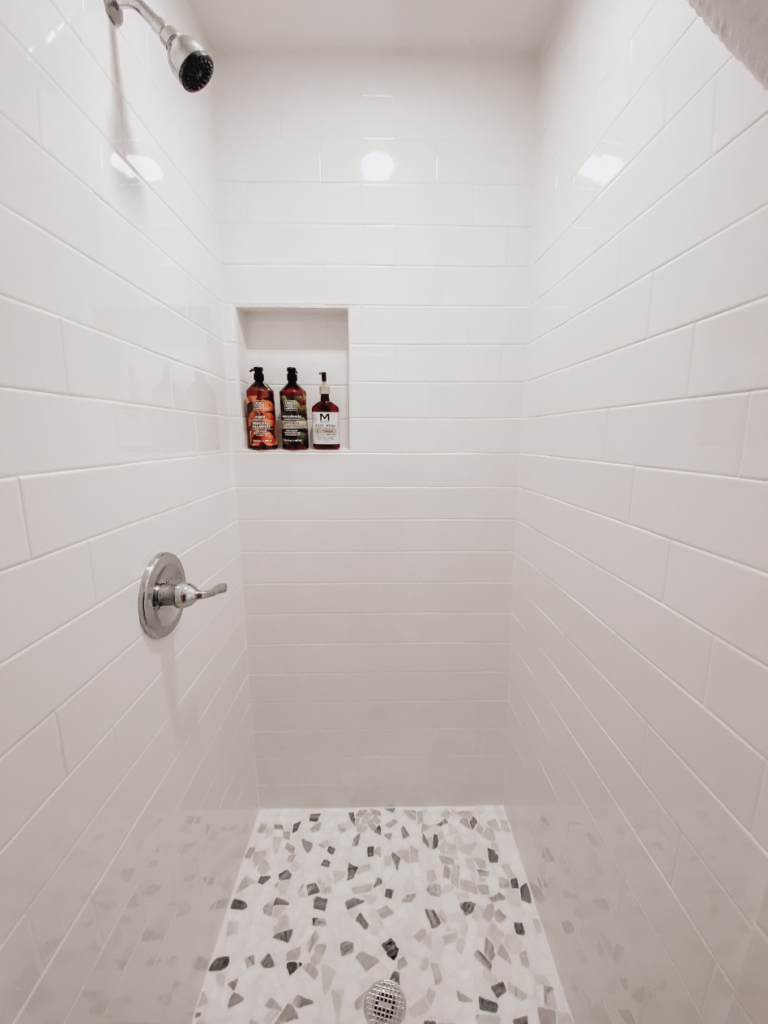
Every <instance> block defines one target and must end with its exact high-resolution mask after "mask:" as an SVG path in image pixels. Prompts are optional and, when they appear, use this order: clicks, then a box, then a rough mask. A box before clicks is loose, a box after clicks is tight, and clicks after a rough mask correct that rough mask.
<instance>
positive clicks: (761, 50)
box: [690, 0, 768, 89]
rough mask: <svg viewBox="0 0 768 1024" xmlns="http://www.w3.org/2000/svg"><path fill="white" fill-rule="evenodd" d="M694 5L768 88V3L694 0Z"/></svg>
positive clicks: (761, 1)
mask: <svg viewBox="0 0 768 1024" xmlns="http://www.w3.org/2000/svg"><path fill="white" fill-rule="evenodd" d="M690 4H691V7H693V9H694V10H695V11H696V13H697V14H700V15H701V17H702V18H703V19H704V21H705V22H706V23H707V24H708V25H709V27H710V28H711V29H712V31H713V32H715V33H717V35H718V36H720V38H721V39H722V41H723V42H724V43H725V45H726V46H727V47H728V49H729V50H730V51H731V53H733V54H734V55H735V56H736V57H738V58H739V60H740V61H741V62H742V63H743V64H746V66H747V67H748V68H749V70H750V71H751V72H752V74H753V75H754V76H755V78H757V80H758V81H759V82H761V83H762V84H763V86H764V87H765V88H766V89H768V0H690Z"/></svg>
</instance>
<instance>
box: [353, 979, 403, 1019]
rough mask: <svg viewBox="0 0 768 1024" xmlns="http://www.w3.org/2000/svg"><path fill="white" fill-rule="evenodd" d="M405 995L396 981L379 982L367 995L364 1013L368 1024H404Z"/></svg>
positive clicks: (372, 986) (375, 983)
mask: <svg viewBox="0 0 768 1024" xmlns="http://www.w3.org/2000/svg"><path fill="white" fill-rule="evenodd" d="M406 1009H407V1007H406V1003H405V995H404V993H403V990H402V989H401V988H400V986H399V985H398V984H397V982H396V981H377V982H374V984H373V985H371V987H370V988H369V989H368V991H367V992H366V993H365V1002H364V1003H363V1012H364V1013H365V1019H366V1020H367V1021H368V1024H402V1022H403V1020H404V1019H405V1011H406Z"/></svg>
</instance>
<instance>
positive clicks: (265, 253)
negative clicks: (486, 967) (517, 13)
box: [215, 56, 534, 806]
mask: <svg viewBox="0 0 768 1024" xmlns="http://www.w3.org/2000/svg"><path fill="white" fill-rule="evenodd" d="M215 88H216V157H217V174H218V178H219V182H220V184H219V199H220V204H219V209H220V213H221V217H222V221H223V223H222V228H221V230H222V259H223V263H224V269H223V272H224V293H225V298H226V299H227V300H228V301H230V302H232V303H234V304H235V305H239V306H244V307H248V306H258V305H272V306H290V305H299V306H302V305H305V306H323V305H328V306H346V307H349V308H350V318H349V320H350V412H351V424H350V428H351V451H346V452H340V453H315V454H312V453H310V454H297V453H292V452H278V453H262V452H256V453H250V452H243V453H242V454H241V455H240V456H239V457H237V458H236V478H237V482H238V485H239V501H240V513H241V531H242V533H241V536H242V545H243V551H244V572H245V600H246V614H247V626H248V640H249V658H250V668H251V681H252V693H253V699H254V717H255V728H256V736H257V755H258V772H259V784H260V799H261V801H262V803H263V804H265V805H272V806H323V805H325V806H328V805H330V806H345V805H349V806H353V805H356V804H358V803H360V802H362V803H374V804H375V803H377V802H384V803H388V802H390V801H395V802H402V803H405V804H417V805H418V804H434V803H440V802H446V801H448V802H451V801H453V802H457V803H467V802H469V803H478V802H480V803H490V802H493V801H495V800H497V799H499V798H500V797H501V793H502V780H503V755H504V748H503V743H504V731H503V716H504V708H505V700H506V693H507V673H508V664H509V645H508V641H509V610H510V607H511V606H510V588H509V583H508V581H509V579H510V575H511V567H510V551H511V546H512V528H513V517H514V497H515V482H516V471H517V459H516V452H517V448H518V435H519V410H520V388H521V384H520V381H521V379H522V359H521V355H522V351H523V343H524V341H525V322H526V320H525V316H526V308H525V307H526V304H527V299H528V287H527V279H528V270H527V266H528V242H529V226H530V222H531V209H532V205H531V204H532V193H533V187H532V186H533V125H532V114H533V97H534V73H533V69H532V67H530V66H529V65H528V64H526V63H525V62H517V63H516V62H505V63H502V62H495V61H493V60H487V59H486V60H483V61H469V60H457V59H451V60H440V59H419V60H417V59H405V58H397V57H388V58H378V57H367V58H352V57H338V56H337V57H326V58H321V57H306V56H305V57H283V58H278V57H258V58H254V59H247V60H245V59H243V60H239V59H227V60H225V61H223V62H220V65H219V67H218V69H217V78H216V82H215ZM371 152H383V153H386V154H387V155H388V156H390V157H391V159H392V161H393V163H394V171H393V174H392V177H391V180H390V181H388V182H386V183H378V184H374V183H370V182H367V181H366V180H364V178H363V174H362V171H361V160H362V159H363V158H364V157H365V156H366V154H368V153H371ZM248 356H249V361H248V362H247V363H246V362H244V363H243V366H244V367H245V366H248V365H252V362H258V359H257V358H256V357H255V356H254V354H253V352H250V351H249V353H248ZM251 360H252V362H251ZM246 379H247V376H246V375H245V374H244V375H243V382H245V380H246ZM271 383H273V384H274V385H276V387H277V388H279V387H280V386H281V384H282V383H283V382H282V381H280V380H277V381H272V382H271ZM305 383H309V384H314V383H315V381H314V380H312V381H308V382H305ZM241 443H242V442H241Z"/></svg>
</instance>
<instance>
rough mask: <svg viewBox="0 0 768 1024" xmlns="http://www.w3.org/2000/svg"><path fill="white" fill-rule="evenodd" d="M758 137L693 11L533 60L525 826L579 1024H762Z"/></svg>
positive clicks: (764, 489)
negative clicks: (536, 73)
mask: <svg viewBox="0 0 768 1024" xmlns="http://www.w3.org/2000/svg"><path fill="white" fill-rule="evenodd" d="M766 113H768V94H766V92H765V91H764V90H763V89H762V88H761V87H760V86H759V85H758V84H757V83H756V82H755V81H754V80H753V79H752V78H751V77H750V75H749V74H748V72H746V71H745V69H744V68H743V67H742V66H741V65H740V64H739V63H737V62H736V61H735V60H734V59H732V58H731V57H730V55H729V53H728V51H727V50H726V49H725V47H724V46H723V45H722V44H721V43H720V42H719V41H718V40H717V38H716V37H715V36H714V35H713V34H712V33H711V32H710V31H709V30H708V29H707V28H706V27H705V26H704V24H703V23H702V22H701V21H700V20H699V19H697V18H696V17H695V15H694V13H693V11H692V9H691V8H690V6H689V5H688V4H687V3H685V2H684V0H657V2H651V0H643V2H637V0H618V2H613V3H605V2H597V0H576V2H574V3H573V4H571V5H570V7H569V9H568V12H567V16H566V18H565V19H564V21H563V23H562V24H561V26H560V27H559V30H558V32H557V34H556V36H555V38H554V39H553V40H552V42H551V44H550V46H549V48H548V50H547V53H546V55H545V59H544V62H543V74H542V94H541V101H540V125H539V170H538V200H537V216H536V228H535V231H534V246H533V291H532V341H531V343H530V345H529V381H528V383H526V386H525V398H524V426H523V435H522V444H521V451H522V454H521V467H520V491H519V503H518V522H517V527H516V534H515V567H514V583H515V592H514V619H513V637H512V643H513V649H514V655H513V671H512V687H511V695H510V696H511V701H510V739H509V748H508V750H509V762H508V779H507V805H508V808H509V810H510V815H511V817H512V819H513V824H516V825H517V831H516V835H517V838H518V841H519V842H520V843H521V845H522V846H523V849H524V850H525V851H526V855H527V858H528V861H527V866H528V870H529V872H530V873H531V874H533V873H534V872H535V873H537V874H538V875H539V894H540V896H541V897H542V899H543V902H542V903H541V908H542V912H543V914H544V916H545V920H547V922H548V924H549V930H550V937H551V940H552V942H553V943H554V944H555V945H556V947H557V949H558V951H559V953H560V960H559V966H560V970H561V974H562V975H563V976H564V980H565V977H566V976H567V975H570V977H569V978H568V984H567V985H566V988H567V990H568V995H569V999H570V1005H571V1008H572V1010H573V1012H574V1014H575V1015H576V1018H577V1021H578V1022H579V1024H582V1022H583V1024H595V1022H597V1021H600V1022H603V1021H605V1022H607V1021H615V1020H623V1021H627V1022H628V1021H633V1022H637V1021H640V1022H643V1024H645V1022H646V1021H647V1022H650V1021H654V1022H660V1021H667V1022H669V1024H681V1022H691V1024H702V1022H704V1024H747V1022H748V1021H749V1022H751V1024H759V1022H762V1021H764V1020H765V1019H766V1005H768V987H767V985H768V983H767V982H766V978H767V977H768V890H767V883H768V773H767V772H766V755H768V743H767V742H766V736H768V630H767V629H766V622H767V621H768V618H767V613H768V575H766V571H767V570H768V549H767V548H766V538H767V537H768V531H767V529H766V527H767V526H768V483H767V482H766V481H767V480H768V390H766V389H767V388H768V344H766V323H768V320H767V317H768V301H766V297H768V254H767V250H766V238H768V233H767V230H768V176H766V157H767V156H768V117H766ZM524 826H525V827H524ZM526 835H527V838H526Z"/></svg>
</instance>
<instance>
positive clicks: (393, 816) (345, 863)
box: [195, 807, 572, 1024]
mask: <svg viewBox="0 0 768 1024" xmlns="http://www.w3.org/2000/svg"><path fill="white" fill-rule="evenodd" d="M390 977H391V978H394V979H395V980H396V981H399V983H400V985H401V986H402V988H403V990H404V992H405V996H406V999H407V1001H408V1013H407V1016H406V1020H414V1021H422V1022H424V1024H468V1022H470V1021H475V1022H477V1024H572V1019H571V1016H570V1014H569V1012H568V1007H567V1004H566V1000H565V995H564V992H563V989H562V986H561V985H560V981H559V979H558V977H557V972H556V970H555V967H554V963H553V960H552V955H551V952H550V949H549V944H548V943H547V940H546V936H545V935H544V932H543V929H542V927H541V923H540V921H539V918H538V915H537V912H536V906H535V904H534V903H533V901H532V896H531V891H530V887H529V885H528V883H527V882H526V880H525V876H524V874H523V871H522V864H521V862H520V857H519V854H518V851H517V847H516V845H515V841H514V837H513V835H512V832H511V830H510V828H509V825H508V823H507V821H506V818H505V817H504V812H503V810H501V809H500V808H494V807H483V808H472V809H469V810H465V811H463V810H456V809H445V810H442V811H441V810H438V809H435V808H428V809H419V810H410V809H401V808H397V809H392V808H383V809H376V808H373V809H371V808H366V809H363V810H358V811H340V810H324V811H315V812H310V811H296V810H291V811H277V810H266V811H262V812H261V813H260V814H259V817H258V820H257V822H256V828H255V830H254V833H253V837H252V840H251V845H250V847H249V849H248V851H247V853H246V856H245V860H244V862H243V866H242V868H241V871H240V874H239V876H238V880H237V884H236V886H235V892H234V894H233V898H232V904H231V908H230V910H229V911H228V912H227V916H226V918H225V920H224V924H223V927H222V931H221V934H220V935H219V939H218V942H217V945H216V949H215V951H214V958H213V959H212V962H211V965H210V969H209V972H208V974H207V975H206V981H205V984H204V986H203V991H202V994H201V996H200V1002H199V1005H198V1008H197V1011H196V1013H195V1021H196V1022H199V1024H285V1022H287V1021H292V1020H299V1021H302V1020H303V1021H305V1022H306V1024H315V1022H319V1021H323V1022H324V1024H334V1022H335V1024H353V1022H356V1024H359V1022H362V1021H363V1020H364V1016H363V1009H362V1007H363V999H364V996H365V993H366V991H367V990H368V988H369V987H370V986H371V985H372V984H373V982H374V981H378V980H381V979H383V978H390Z"/></svg>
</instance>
